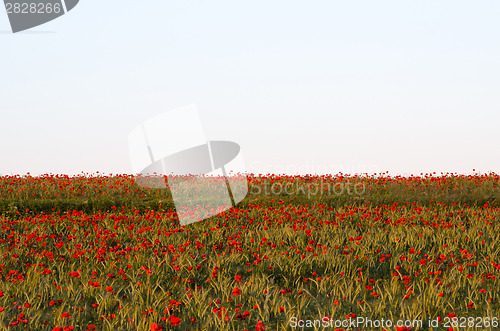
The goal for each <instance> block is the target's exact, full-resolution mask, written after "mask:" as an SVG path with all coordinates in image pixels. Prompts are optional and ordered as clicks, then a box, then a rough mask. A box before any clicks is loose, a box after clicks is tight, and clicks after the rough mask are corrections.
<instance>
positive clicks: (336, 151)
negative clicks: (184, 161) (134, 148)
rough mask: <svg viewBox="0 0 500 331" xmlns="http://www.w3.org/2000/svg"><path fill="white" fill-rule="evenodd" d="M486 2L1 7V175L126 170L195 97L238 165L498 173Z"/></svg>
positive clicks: (493, 45)
mask: <svg viewBox="0 0 500 331" xmlns="http://www.w3.org/2000/svg"><path fill="white" fill-rule="evenodd" d="M499 17H500V2H499V1H497V0H490V1H487V0H485V1H457V0H453V1H451V0H449V1H436V0H426V1H425V0H418V1H417V0H413V1H410V0H408V1H401V0H394V1H384V0H379V1H371V0H365V1H355V0H353V1H347V0H344V1H333V0H325V1H319V0H313V1H305V0H302V1H294V0H286V1H284V0H283V1H281V0H280V1H278V0H265V1H264V0H252V1H248V0H247V1H238V0H227V1H218V0H210V1H202V0H198V1H190V0H176V1H172V0H168V1H147V2H140V1H130V0H119V1H118V0H107V1H89V0H81V1H80V4H79V5H78V6H77V7H75V8H74V9H73V10H72V11H71V12H69V13H68V14H66V15H65V16H63V17H61V18H59V19H56V20H54V21H52V22H49V23H47V24H45V25H42V26H39V27H36V28H34V29H32V30H29V31H27V32H23V33H18V34H12V33H11V32H10V26H9V21H8V18H7V14H6V13H5V11H4V10H3V8H2V12H1V13H0V116H1V117H0V174H10V173H13V174H25V173H26V172H31V173H32V174H41V173H67V174H77V173H80V172H81V171H84V172H96V171H100V172H104V173H131V171H132V170H131V164H130V159H129V153H128V135H129V132H130V131H131V130H132V129H133V128H134V127H135V126H136V125H138V124H139V123H140V122H143V121H145V120H147V119H148V118H150V117H152V116H155V115H158V114H160V113H162V112H165V111H168V110H171V109H174V108H177V107H180V106H184V105H189V104H195V105H196V107H197V109H198V111H199V113H200V116H201V119H202V123H203V125H204V129H205V133H206V136H207V138H209V139H212V140H214V139H215V140H230V141H234V142H237V143H239V144H240V145H241V147H242V151H243V155H244V158H245V162H246V166H247V170H249V171H250V172H265V173H267V172H290V173H293V172H295V171H298V172H301V173H309V172H314V171H318V172H333V173H336V172H338V171H343V172H348V173H354V172H360V171H361V172H365V171H367V172H369V173H373V172H379V171H389V172H390V173H393V174H410V173H413V174H420V173H421V172H424V173H425V172H433V171H436V172H438V173H439V172H441V171H444V172H447V171H449V172H458V173H470V172H471V171H472V169H476V170H477V171H481V172H487V171H494V172H496V173H500V147H499V143H500V130H499V129H498V127H499V123H500V93H499V91H500V38H499V35H500V20H499V19H498V18H499Z"/></svg>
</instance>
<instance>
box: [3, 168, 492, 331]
mask: <svg viewBox="0 0 500 331" xmlns="http://www.w3.org/2000/svg"><path fill="white" fill-rule="evenodd" d="M499 181H500V176H498V175H496V174H494V173H489V174H484V175H457V174H449V173H447V174H440V175H436V174H420V175H418V176H408V177H401V176H395V177H391V176H389V175H388V174H386V173H383V174H377V175H367V174H366V175H344V174H338V175H332V176H280V175H272V174H269V175H266V176H257V175H250V176H249V177H248V184H249V194H248V196H247V197H246V198H245V199H244V200H243V201H242V202H241V203H239V204H238V205H237V206H236V208H232V209H230V210H227V211H225V212H223V213H221V214H219V215H217V216H215V217H212V218H210V219H206V220H203V221H201V222H197V223H193V224H190V225H187V226H180V225H179V222H178V219H177V216H176V213H175V208H174V204H173V202H172V199H171V197H170V196H169V192H168V190H161V189H148V188H144V187H140V186H138V185H137V184H136V183H135V181H134V177H133V176H130V175H108V176H107V175H102V174H91V175H89V174H82V175H80V176H72V177H71V176H64V175H52V174H48V175H43V176H38V177H32V176H2V177H0V215H1V216H0V329H2V330H4V329H5V330H16V329H22V330H257V331H259V330H294V329H303V328H301V327H300V326H305V328H304V329H310V330H313V329H317V330H322V329H328V330H370V329H373V330H430V329H432V328H430V327H429V326H428V325H427V323H428V321H431V320H432V321H438V322H439V327H437V328H434V330H478V329H481V330H495V329H500V327H499V326H498V325H499V324H498V323H499V320H498V319H499V317H500V301H499V300H500V295H499V291H498V289H499V288H500V283H499V277H500V227H499V219H500V211H499V206H498V204H499V203H500V188H499ZM361 317H362V318H366V319H368V318H369V319H372V320H382V319H384V320H387V319H390V320H392V321H398V320H405V321H417V320H421V321H423V325H422V326H419V325H412V326H396V325H391V326H387V325H386V326H384V327H366V326H359V325H356V326H354V327H353V326H352V324H346V325H348V326H347V327H346V326H344V325H340V326H336V325H335V323H334V321H346V320H347V321H349V320H358V319H359V318H361ZM318 320H320V321H321V322H322V323H329V324H328V325H329V326H328V327H326V324H323V325H320V326H319V325H312V326H311V325H307V323H306V321H318ZM293 321H295V322H297V321H302V324H298V323H296V324H295V325H296V326H294V325H292V324H293V323H292V322H293ZM330 321H331V323H330ZM479 323H481V327H479Z"/></svg>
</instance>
